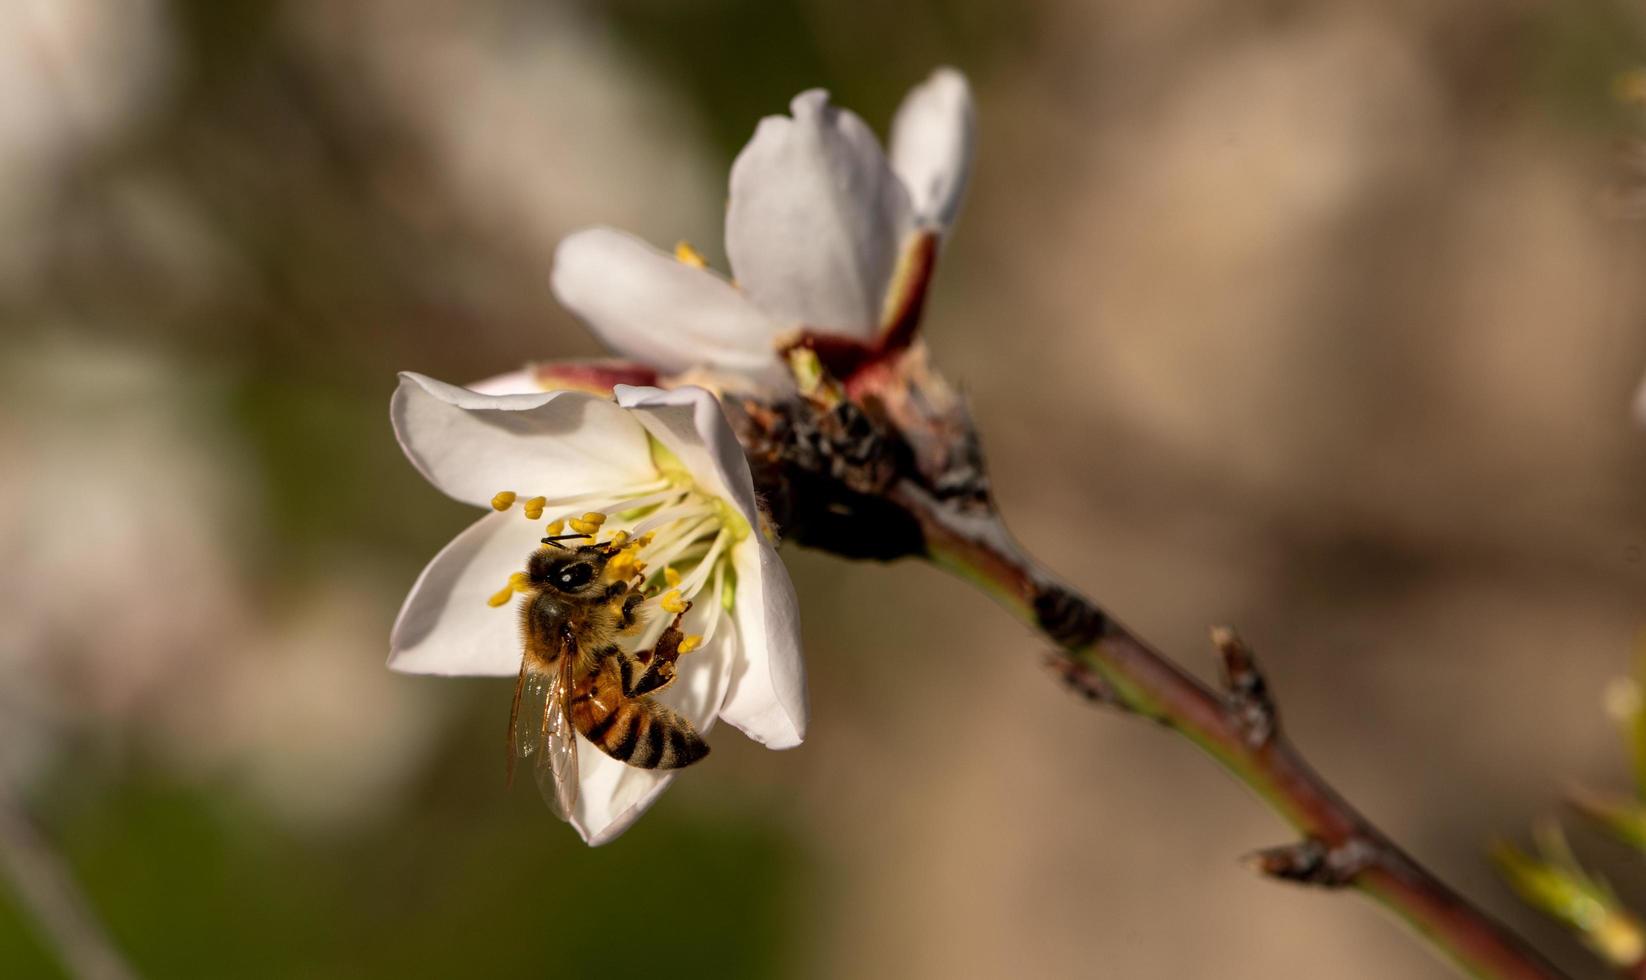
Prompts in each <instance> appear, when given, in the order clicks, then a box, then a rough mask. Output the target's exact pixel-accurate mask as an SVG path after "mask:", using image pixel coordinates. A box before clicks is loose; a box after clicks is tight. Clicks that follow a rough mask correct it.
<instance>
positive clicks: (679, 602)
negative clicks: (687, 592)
mask: <svg viewBox="0 0 1646 980" xmlns="http://www.w3.org/2000/svg"><path fill="white" fill-rule="evenodd" d="M660 605H662V607H663V611H664V612H670V613H674V614H675V615H677V616H678V615H679V614H681V613H683V612H685V611H686V600H684V599H682V598H680V590H679V589H670V590H669V591H667V592H665V593H663V600H662V602H661V603H660Z"/></svg>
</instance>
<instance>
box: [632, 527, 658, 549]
mask: <svg viewBox="0 0 1646 980" xmlns="http://www.w3.org/2000/svg"><path fill="white" fill-rule="evenodd" d="M656 536H657V535H656V534H655V533H654V532H652V531H647V532H646V533H645V534H642V535H641V536H640V537H638V538H635V539H634V543H635V547H638V548H649V547H651V543H652V538H654V537H656Z"/></svg>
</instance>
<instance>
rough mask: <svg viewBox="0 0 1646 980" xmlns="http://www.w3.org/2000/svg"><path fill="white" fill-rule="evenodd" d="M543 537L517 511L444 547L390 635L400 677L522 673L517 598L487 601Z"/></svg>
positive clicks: (493, 517)
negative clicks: (495, 602) (503, 602)
mask: <svg viewBox="0 0 1646 980" xmlns="http://www.w3.org/2000/svg"><path fill="white" fill-rule="evenodd" d="M542 536H543V525H542V524H541V523H540V522H537V521H528V520H526V519H525V518H524V517H523V516H521V513H520V510H519V509H518V508H516V509H514V510H511V511H505V512H502V513H498V512H497V511H491V512H489V513H487V514H486V516H484V517H482V518H480V520H478V521H475V522H474V523H473V524H471V525H469V527H468V528H467V529H466V530H464V531H463V533H462V534H459V535H458V536H457V537H456V538H455V539H453V541H452V543H451V544H448V545H446V547H445V548H443V549H442V550H441V552H440V553H439V554H438V555H435V556H434V560H433V561H431V562H429V564H428V567H426V568H424V569H423V574H422V575H420V576H418V579H417V584H416V585H413V586H412V589H411V593H410V594H409V595H407V596H406V601H405V603H404V604H403V605H402V606H401V607H400V616H399V618H398V619H396V620H395V623H394V632H393V633H392V634H391V635H390V638H389V650H390V652H389V667H390V669H392V670H397V671H400V672H401V673H405V674H448V675H457V676H481V677H513V676H515V675H516V674H518V673H519V672H520V614H519V610H518V608H517V606H518V603H519V600H518V599H517V600H515V601H514V602H511V603H509V604H508V605H505V606H498V607H493V606H489V605H487V604H486V599H487V597H489V596H491V595H492V594H493V593H495V592H497V591H498V590H499V589H501V588H502V587H503V586H504V585H506V584H508V580H509V575H510V574H511V573H513V572H518V571H520V570H521V569H522V568H524V567H525V566H526V559H527V557H529V556H530V555H531V553H532V550H533V549H534V548H536V547H537V542H538V539H539V538H541V537H542Z"/></svg>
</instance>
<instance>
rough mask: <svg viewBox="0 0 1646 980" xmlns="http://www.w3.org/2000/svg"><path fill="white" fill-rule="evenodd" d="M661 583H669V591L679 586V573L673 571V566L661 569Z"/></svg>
mask: <svg viewBox="0 0 1646 980" xmlns="http://www.w3.org/2000/svg"><path fill="white" fill-rule="evenodd" d="M663 581H665V582H667V583H669V588H671V589H672V588H674V587H675V586H677V585H679V584H680V573H679V572H677V571H675V570H674V566H673V565H670V566H669V567H668V568H665V569H663Z"/></svg>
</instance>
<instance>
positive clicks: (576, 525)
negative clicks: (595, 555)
mask: <svg viewBox="0 0 1646 980" xmlns="http://www.w3.org/2000/svg"><path fill="white" fill-rule="evenodd" d="M568 523H569V524H571V526H572V530H573V531H576V532H577V533H578V534H588V535H594V534H599V533H600V525H599V524H594V523H591V522H589V521H580V520H578V519H577V518H575V517H574V518H572V519H571V520H570V521H569V522H568Z"/></svg>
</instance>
